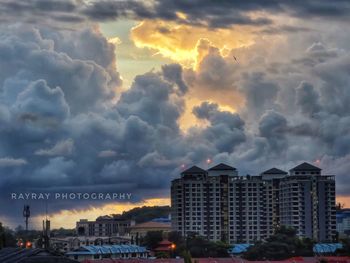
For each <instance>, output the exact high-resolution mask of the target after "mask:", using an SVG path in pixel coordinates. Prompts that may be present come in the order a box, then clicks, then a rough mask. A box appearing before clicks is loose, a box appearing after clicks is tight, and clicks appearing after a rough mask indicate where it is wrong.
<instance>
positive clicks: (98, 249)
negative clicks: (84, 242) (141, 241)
mask: <svg viewBox="0 0 350 263" xmlns="http://www.w3.org/2000/svg"><path fill="white" fill-rule="evenodd" d="M148 254H149V253H148V250H147V249H146V248H145V247H140V246H136V245H103V246H81V247H80V248H78V249H75V250H74V251H71V252H68V253H66V254H65V255H66V256H67V257H68V258H70V259H74V260H78V261H80V262H81V261H83V260H102V259H135V258H147V257H148Z"/></svg>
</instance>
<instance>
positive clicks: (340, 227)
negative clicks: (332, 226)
mask: <svg viewBox="0 0 350 263" xmlns="http://www.w3.org/2000/svg"><path fill="white" fill-rule="evenodd" d="M336 217H337V231H338V234H339V237H350V209H342V210H339V211H337V214H336Z"/></svg>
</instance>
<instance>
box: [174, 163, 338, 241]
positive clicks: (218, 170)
mask: <svg viewBox="0 0 350 263" xmlns="http://www.w3.org/2000/svg"><path fill="white" fill-rule="evenodd" d="M171 205H172V227H173V229H174V230H176V231H178V232H180V233H181V234H182V235H184V236H186V235H187V234H189V233H191V232H196V233H198V234H199V235H202V236H205V237H206V238H208V239H209V240H212V241H218V240H222V241H226V242H229V243H231V244H232V243H242V242H253V241H255V240H264V239H266V238H267V237H269V236H270V235H272V234H273V233H274V230H275V229H276V228H277V227H279V226H280V225H289V226H292V227H294V228H295V229H296V230H297V233H298V235H299V236H303V237H310V238H313V239H315V240H317V241H331V240H333V239H334V237H335V231H336V218H335V180H334V176H329V175H321V169H319V168H318V167H315V166H313V165H310V164H307V163H303V164H301V165H299V166H297V167H295V168H293V169H291V170H290V173H289V174H288V173H287V172H285V171H282V170H279V169H276V168H272V169H270V170H267V171H265V172H263V173H261V174H260V175H257V176H250V175H246V176H239V175H238V172H237V170H236V168H234V167H231V166H228V165H226V164H219V165H217V166H214V167H212V168H210V169H208V170H203V169H201V168H199V167H196V166H193V167H191V168H189V169H187V170H185V171H183V172H182V173H181V178H179V179H175V180H173V181H172V186H171Z"/></svg>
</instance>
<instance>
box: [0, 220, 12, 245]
mask: <svg viewBox="0 0 350 263" xmlns="http://www.w3.org/2000/svg"><path fill="white" fill-rule="evenodd" d="M14 246H16V239H15V237H14V234H13V231H12V230H11V229H9V228H7V227H3V226H2V223H1V222H0V249H1V248H3V247H14Z"/></svg>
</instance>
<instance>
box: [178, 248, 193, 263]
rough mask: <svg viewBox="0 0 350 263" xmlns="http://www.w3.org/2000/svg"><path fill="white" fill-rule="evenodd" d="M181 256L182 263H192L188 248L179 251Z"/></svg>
mask: <svg viewBox="0 0 350 263" xmlns="http://www.w3.org/2000/svg"><path fill="white" fill-rule="evenodd" d="M181 256H182V257H183V259H184V263H192V257H191V253H190V252H189V251H188V250H184V251H183V252H182V253H181Z"/></svg>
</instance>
